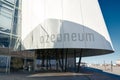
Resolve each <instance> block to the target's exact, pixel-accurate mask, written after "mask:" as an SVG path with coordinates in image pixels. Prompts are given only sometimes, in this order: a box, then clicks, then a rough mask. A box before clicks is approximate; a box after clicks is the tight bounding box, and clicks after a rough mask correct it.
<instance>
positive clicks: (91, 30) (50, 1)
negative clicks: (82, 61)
mask: <svg viewBox="0 0 120 80" xmlns="http://www.w3.org/2000/svg"><path fill="white" fill-rule="evenodd" d="M49 48H50V49H54V48H77V49H81V48H82V49H92V50H94V49H102V50H108V51H113V47H112V43H111V40H110V37H109V34H108V31H107V28H106V25H105V23H104V19H103V16H102V13H101V10H100V7H99V4H98V0H23V1H22V49H23V50H26V49H28V50H29V49H49ZM103 53H108V52H103Z"/></svg>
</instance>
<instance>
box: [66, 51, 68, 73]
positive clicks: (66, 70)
mask: <svg viewBox="0 0 120 80" xmlns="http://www.w3.org/2000/svg"><path fill="white" fill-rule="evenodd" d="M67 53H68V49H67V50H66V51H65V72H66V71H67Z"/></svg>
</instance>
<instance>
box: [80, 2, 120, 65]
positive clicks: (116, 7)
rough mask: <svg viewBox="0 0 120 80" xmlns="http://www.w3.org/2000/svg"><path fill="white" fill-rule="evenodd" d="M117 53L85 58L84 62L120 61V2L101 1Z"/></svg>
mask: <svg viewBox="0 0 120 80" xmlns="http://www.w3.org/2000/svg"><path fill="white" fill-rule="evenodd" d="M99 4H100V7H101V10H102V13H103V16H104V20H105V22H106V25H107V28H108V31H109V34H110V37H111V40H112V43H113V46H114V49H115V52H114V53H112V54H107V55H102V56H95V57H85V58H82V61H83V62H84V61H85V62H88V63H104V61H105V62H106V63H110V62H111V61H113V63H115V61H116V60H118V59H120V0H99Z"/></svg>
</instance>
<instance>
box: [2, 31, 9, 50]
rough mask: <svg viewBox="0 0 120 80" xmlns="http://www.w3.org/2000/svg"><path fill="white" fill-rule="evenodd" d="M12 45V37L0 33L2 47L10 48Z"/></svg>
mask: <svg viewBox="0 0 120 80" xmlns="http://www.w3.org/2000/svg"><path fill="white" fill-rule="evenodd" d="M9 44H10V36H9V35H7V34H2V33H0V47H2V48H5V47H9Z"/></svg>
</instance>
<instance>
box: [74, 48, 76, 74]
mask: <svg viewBox="0 0 120 80" xmlns="http://www.w3.org/2000/svg"><path fill="white" fill-rule="evenodd" d="M74 70H75V72H76V50H74Z"/></svg>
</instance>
